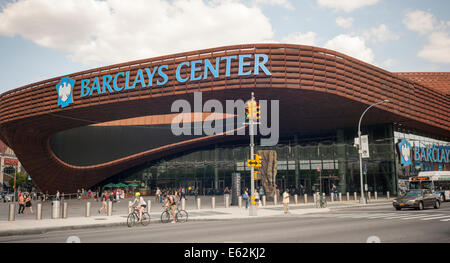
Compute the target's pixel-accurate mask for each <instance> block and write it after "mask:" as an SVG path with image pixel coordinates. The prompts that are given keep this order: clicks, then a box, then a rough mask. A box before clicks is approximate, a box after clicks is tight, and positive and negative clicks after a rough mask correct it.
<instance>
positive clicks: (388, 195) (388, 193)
mask: <svg viewBox="0 0 450 263" xmlns="http://www.w3.org/2000/svg"><path fill="white" fill-rule="evenodd" d="M386 196H387V199H390V198H391V197H390V192H389V191H387V193H386Z"/></svg>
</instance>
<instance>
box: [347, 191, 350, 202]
mask: <svg viewBox="0 0 450 263" xmlns="http://www.w3.org/2000/svg"><path fill="white" fill-rule="evenodd" d="M347 201H350V193H349V192H347Z"/></svg>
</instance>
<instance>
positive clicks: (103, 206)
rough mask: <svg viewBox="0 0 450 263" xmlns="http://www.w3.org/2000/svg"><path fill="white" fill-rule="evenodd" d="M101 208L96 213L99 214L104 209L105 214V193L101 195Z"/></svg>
mask: <svg viewBox="0 0 450 263" xmlns="http://www.w3.org/2000/svg"><path fill="white" fill-rule="evenodd" d="M101 199H102V207H101V208H100V209H99V210H98V213H99V214H100V212H101V211H102V210H103V209H105V213H107V211H108V210H107V208H106V200H107V199H108V198H107V193H106V191H105V192H103V194H102V198H101Z"/></svg>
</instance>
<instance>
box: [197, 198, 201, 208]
mask: <svg viewBox="0 0 450 263" xmlns="http://www.w3.org/2000/svg"><path fill="white" fill-rule="evenodd" d="M201 207H202V200H201V199H200V197H197V209H200V208H201Z"/></svg>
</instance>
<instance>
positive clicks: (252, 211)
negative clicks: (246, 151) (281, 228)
mask: <svg viewBox="0 0 450 263" xmlns="http://www.w3.org/2000/svg"><path fill="white" fill-rule="evenodd" d="M251 100H252V101H254V100H255V97H254V93H253V92H252V99H251ZM250 110H252V111H253V110H255V111H256V108H255V109H250ZM250 114H251V118H249V124H250V127H249V131H250V159H253V158H254V156H255V149H254V148H255V139H254V132H253V125H255V123H254V122H253V112H251V113H250ZM254 174H255V167H253V166H252V167H251V170H250V188H251V190H250V191H251V192H250V193H249V195H248V198H250V200H248V201H249V203H250V204H249V205H250V207H249V216H256V215H257V213H256V207H255V206H254V205H253V198H254V196H253V193H254V192H255V178H254Z"/></svg>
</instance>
